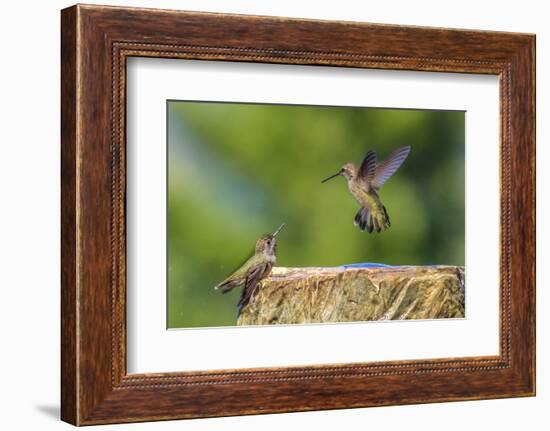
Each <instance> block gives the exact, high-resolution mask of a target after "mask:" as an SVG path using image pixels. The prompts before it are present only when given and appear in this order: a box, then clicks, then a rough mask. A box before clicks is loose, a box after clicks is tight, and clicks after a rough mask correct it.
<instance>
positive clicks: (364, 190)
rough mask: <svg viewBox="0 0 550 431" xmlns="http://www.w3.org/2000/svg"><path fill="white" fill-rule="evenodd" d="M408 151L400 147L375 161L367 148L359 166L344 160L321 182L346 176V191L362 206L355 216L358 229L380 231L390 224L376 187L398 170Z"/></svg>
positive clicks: (378, 187) (408, 147) (373, 155)
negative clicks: (341, 164)
mask: <svg viewBox="0 0 550 431" xmlns="http://www.w3.org/2000/svg"><path fill="white" fill-rule="evenodd" d="M410 150H411V147H410V146H408V145H407V146H406V147H402V148H399V149H397V150H395V151H393V152H392V153H391V154H390V155H389V156H388V158H387V159H386V160H384V161H383V162H380V163H377V161H376V151H374V150H369V151H368V152H367V155H366V156H365V158H364V159H363V161H362V162H361V166H359V169H358V168H357V166H355V165H354V164H353V163H346V164H345V165H344V166H343V167H342V169H340V170H339V171H338V172H337V173H335V174H334V175H331V176H330V177H328V178H325V179H324V180H323V181H321V182H322V183H324V182H326V181H328V180H330V179H332V178H334V177H337V176H338V175H342V176H343V177H344V178H345V179H346V181H347V183H348V189H349V191H350V192H351V194H352V195H353V197H354V198H355V200H356V201H357V202H359V205H361V208H359V211H358V212H357V215H356V216H355V225H356V226H357V225H359V228H360V229H361V232H363V231H365V229H366V230H367V232H368V233H372V231H373V230H376V232H380V231H383V230H386V229H388V228H389V227H390V224H391V223H390V218H389V216H388V213H387V211H386V208H385V207H384V205H383V204H382V201H381V200H380V197H379V196H378V190H380V187H382V185H383V184H384V183H385V182H386V181H388V179H389V178H390V177H391V176H392V175H393V174H394V173H395V171H397V169H399V167H400V166H401V165H402V164H403V162H404V161H405V159H406V158H407V156H408V155H409V151H410Z"/></svg>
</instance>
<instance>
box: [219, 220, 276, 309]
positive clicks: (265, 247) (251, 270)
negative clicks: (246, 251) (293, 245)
mask: <svg viewBox="0 0 550 431" xmlns="http://www.w3.org/2000/svg"><path fill="white" fill-rule="evenodd" d="M284 225H285V224H284V223H283V224H282V225H281V226H279V228H278V229H277V230H276V231H275V232H273V233H272V234H266V235H262V236H261V237H260V239H258V241H256V249H255V252H254V255H253V256H252V257H251V258H250V259H248V260H247V261H246V262H245V263H244V264H243V265H242V266H241V267H240V268H239V269H237V270H236V271H235V272H233V274H231V275H230V276H229V277H227V278H226V279H225V280H224V281H222V282H221V283H220V284H218V285H217V286H216V287H214V289H216V290H218V289H221V290H222V293H227V292H229V291H230V290H232V289H233V288H234V287H237V286H241V285H243V284H244V289H243V291H242V293H241V297H240V299H239V304H238V307H239V313H240V312H241V310H242V309H243V307H244V306H245V305H246V304H248V303H249V302H251V303H254V294H255V293H256V289H257V287H258V283H259V282H260V281H261V280H263V279H264V278H266V277H267V276H268V275H269V274H270V273H271V268H273V265H275V261H276V256H275V250H276V248H277V240H276V239H275V237H276V236H277V234H278V233H279V232H280V231H281V229H282V228H283V227H284Z"/></svg>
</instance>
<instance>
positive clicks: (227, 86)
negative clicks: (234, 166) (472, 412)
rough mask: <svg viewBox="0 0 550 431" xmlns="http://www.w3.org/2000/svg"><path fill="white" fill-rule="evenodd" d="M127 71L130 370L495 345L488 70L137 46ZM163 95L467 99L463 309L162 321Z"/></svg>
mask: <svg viewBox="0 0 550 431" xmlns="http://www.w3.org/2000/svg"><path fill="white" fill-rule="evenodd" d="M127 83H128V89H129V94H128V99H127V101H128V119H127V124H128V145H127V148H128V151H127V154H128V156H127V162H128V169H127V172H128V198H127V204H128V206H127V208H128V219H127V228H128V240H127V245H128V262H127V270H128V283H127V286H128V293H127V298H128V372H129V373H143V372H162V371H189V370H204V369H223V368H247V367H268V366H269V367H271V366H285V365H307V364H337V363H351V362H368V361H383V360H404V359H427V358H443V357H461V356H495V355H497V354H498V332H499V331H498V326H499V316H498V306H499V294H498V285H499V257H500V256H499V253H498V244H499V242H498V241H499V226H498V223H495V220H498V217H499V198H498V193H499V189H500V184H499V140H498V138H499V133H500V129H499V116H498V114H499V103H498V94H499V83H498V78H497V77H496V76H488V75H466V74H456V73H427V72H406V71H380V70H361V69H348V68H346V69H343V68H334V67H314V68H312V67H308V66H301V67H297V66H286V65H273V64H262V65H254V64H237V63H229V64H228V63H227V62H225V63H224V62H204V61H202V62H201V61H189V60H174V59H151V58H140V59H131V60H130V62H129V63H128V77H127ZM204 83H208V85H204ZM319 89H323V91H319ZM167 99H177V100H183V99H188V100H208V101H216V100H218V101H228V102H229V101H230V102H243V101H246V102H271V103H291V104H313V105H319V104H325V105H333V106H376V107H399V108H421V109H454V110H458V111H466V121H465V123H466V131H465V136H466V172H467V173H468V174H467V176H466V177H467V181H466V279H467V287H466V300H467V304H466V314H467V316H466V317H467V318H466V319H445V320H437V321H422V322H420V321H416V322H411V321H401V322H397V321H389V322H384V323H380V322H377V323H375V322H367V323H358V322H356V323H351V324H338V325H294V326H287V325H275V326H270V327H263V328H260V327H250V328H242V327H240V328H208V329H200V330H197V329H194V330H184V329H182V330H171V331H167V330H166V321H167V318H166V310H167V308H168V307H167V304H166V285H165V281H166V280H165V278H166V195H167V193H166V145H165V143H166V100H167ZM480 207H483V211H481V212H480V211H479V208H480ZM481 237H482V238H483V241H482V242H481V243H480V241H476V239H479V238H481ZM357 340H368V342H361V343H357ZM304 346H307V348H304Z"/></svg>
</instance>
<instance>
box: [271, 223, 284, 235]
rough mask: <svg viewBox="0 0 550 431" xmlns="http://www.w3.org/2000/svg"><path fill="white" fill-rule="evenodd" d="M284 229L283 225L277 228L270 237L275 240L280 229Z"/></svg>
mask: <svg viewBox="0 0 550 431" xmlns="http://www.w3.org/2000/svg"><path fill="white" fill-rule="evenodd" d="M284 227H285V224H284V223H283V224H282V225H281V226H279V227H278V228H277V230H276V231H275V232H273V234H272V235H271V236H272V237H273V238H275V237H276V236H277V234H278V233H279V232H280V231H281V229H282V228H284Z"/></svg>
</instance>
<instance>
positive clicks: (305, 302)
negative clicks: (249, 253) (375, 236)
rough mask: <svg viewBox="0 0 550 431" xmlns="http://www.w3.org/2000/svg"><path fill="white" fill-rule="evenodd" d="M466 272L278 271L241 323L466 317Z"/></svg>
mask: <svg viewBox="0 0 550 431" xmlns="http://www.w3.org/2000/svg"><path fill="white" fill-rule="evenodd" d="M464 307H465V303H464V268H463V267H458V266H401V267H373V268H343V267H336V268H280V267H278V268H274V269H273V272H272V274H271V276H270V277H268V278H266V279H265V280H263V281H262V283H261V285H260V288H259V290H258V292H257V293H256V297H255V299H254V303H253V304H248V305H247V306H246V307H245V308H244V309H243V310H242V312H241V315H240V316H239V319H238V321H237V324H238V325H270V324H293V323H328V322H332V323H334V322H357V321H372V320H400V319H441V318H463V317H464V315H465V314H464V311H465V310H464Z"/></svg>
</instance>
